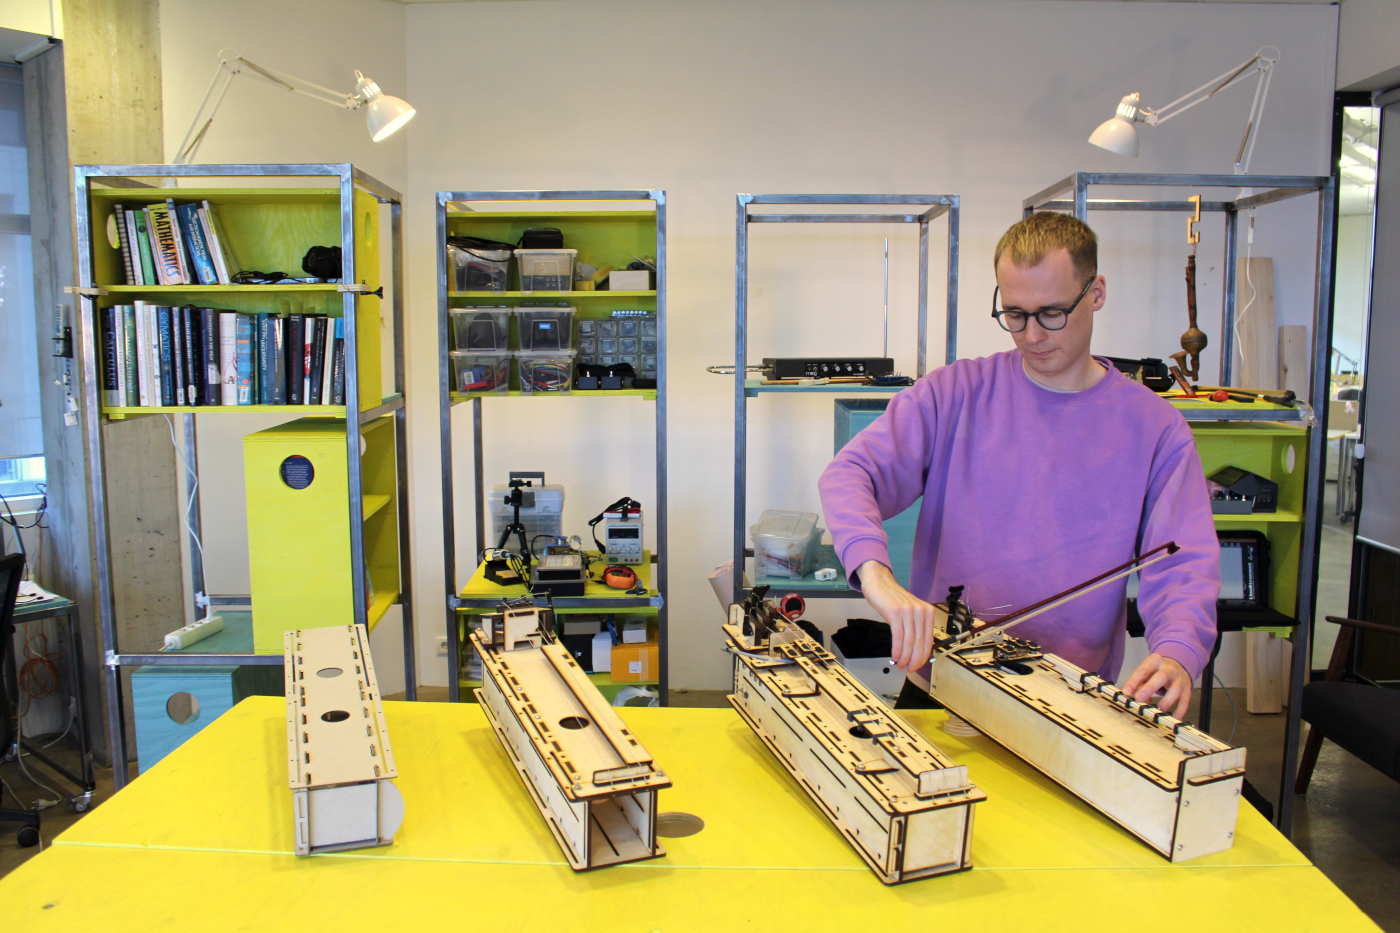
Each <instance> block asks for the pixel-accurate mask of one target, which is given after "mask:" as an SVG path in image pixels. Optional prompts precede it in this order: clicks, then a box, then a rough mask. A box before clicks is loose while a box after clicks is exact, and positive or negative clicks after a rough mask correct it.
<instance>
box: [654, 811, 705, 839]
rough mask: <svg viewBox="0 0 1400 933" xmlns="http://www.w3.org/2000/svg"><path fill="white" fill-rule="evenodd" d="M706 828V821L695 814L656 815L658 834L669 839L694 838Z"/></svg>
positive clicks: (669, 813) (672, 813) (674, 812)
mask: <svg viewBox="0 0 1400 933" xmlns="http://www.w3.org/2000/svg"><path fill="white" fill-rule="evenodd" d="M704 828H705V821H704V820H702V819H700V817H698V816H696V815H695V814H693V813H681V812H679V811H672V812H668V813H658V814H656V834H657V835H658V836H665V837H666V838H667V839H679V838H680V837H682V836H693V835H695V834H696V833H698V832H700V830H702V829H704Z"/></svg>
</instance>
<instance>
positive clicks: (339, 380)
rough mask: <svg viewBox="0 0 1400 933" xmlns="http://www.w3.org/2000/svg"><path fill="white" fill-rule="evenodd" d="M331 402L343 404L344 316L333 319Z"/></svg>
mask: <svg viewBox="0 0 1400 933" xmlns="http://www.w3.org/2000/svg"><path fill="white" fill-rule="evenodd" d="M331 404H332V405H344V404H345V318H342V317H338V318H336V319H335V352H334V353H333V354H332V356H331Z"/></svg>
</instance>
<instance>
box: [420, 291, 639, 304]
mask: <svg viewBox="0 0 1400 933" xmlns="http://www.w3.org/2000/svg"><path fill="white" fill-rule="evenodd" d="M447 297H448V298H471V299H473V300H476V301H487V300H491V301H494V300H497V299H500V300H502V301H566V302H567V301H577V300H578V299H580V298H655V297H656V292H655V291H645V292H621V291H618V292H606V291H604V292H595V291H576V292H448V293H447Z"/></svg>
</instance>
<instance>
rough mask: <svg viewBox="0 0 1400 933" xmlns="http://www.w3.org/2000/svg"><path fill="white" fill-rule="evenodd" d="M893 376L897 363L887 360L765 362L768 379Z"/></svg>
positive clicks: (807, 358) (810, 358)
mask: <svg viewBox="0 0 1400 933" xmlns="http://www.w3.org/2000/svg"><path fill="white" fill-rule="evenodd" d="M893 373H894V360H892V359H890V358H889V357H887V356H873V357H865V356H861V357H855V356H842V357H835V356H832V357H823V356H804V357H793V358H774V357H764V358H763V376H764V378H765V379H836V378H848V377H850V378H854V377H857V376H888V375H891V374H893Z"/></svg>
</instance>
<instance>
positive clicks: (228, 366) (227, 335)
mask: <svg viewBox="0 0 1400 933" xmlns="http://www.w3.org/2000/svg"><path fill="white" fill-rule="evenodd" d="M237 329H238V314H237V313H236V312H234V311H220V312H219V384H220V398H221V399H222V402H221V404H224V405H237V404H238V335H237V333H236V331H237Z"/></svg>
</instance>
